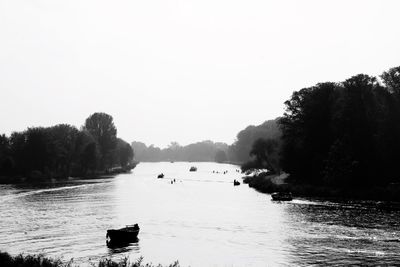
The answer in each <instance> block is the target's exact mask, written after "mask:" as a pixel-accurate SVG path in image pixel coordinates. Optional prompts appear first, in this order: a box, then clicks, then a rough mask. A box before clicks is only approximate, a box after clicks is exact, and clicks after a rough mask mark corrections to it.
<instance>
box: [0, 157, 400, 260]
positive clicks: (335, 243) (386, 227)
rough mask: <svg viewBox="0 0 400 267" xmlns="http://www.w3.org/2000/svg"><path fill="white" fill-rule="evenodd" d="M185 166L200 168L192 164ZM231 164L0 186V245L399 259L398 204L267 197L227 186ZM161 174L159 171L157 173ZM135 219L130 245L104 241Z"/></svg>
mask: <svg viewBox="0 0 400 267" xmlns="http://www.w3.org/2000/svg"><path fill="white" fill-rule="evenodd" d="M190 166H197V167H198V171H197V172H189V168H190ZM237 169H238V167H237V166H234V165H228V164H216V163H181V162H176V163H169V162H163V163H141V164H139V165H138V166H137V167H136V168H135V169H134V170H133V172H132V173H131V174H124V175H118V176H116V177H115V178H104V179H96V180H74V181H69V182H63V183H48V184H41V185H35V186H33V185H1V186H0V214H1V215H0V250H2V251H7V252H10V253H12V254H18V253H21V252H23V253H44V254H45V255H48V256H52V257H63V259H65V260H69V259H70V258H74V261H75V262H76V263H86V262H88V261H92V262H95V261H96V260H97V259H99V258H103V257H110V258H114V259H119V258H122V257H125V256H129V257H130V258H131V259H136V258H138V257H139V256H144V261H145V262H153V263H164V264H167V263H172V262H173V261H175V260H179V261H180V263H181V265H182V266H189V265H190V266H271V265H272V266H276V265H291V266H301V265H304V266H306V265H310V264H343V265H348V264H368V263H370V264H392V265H393V264H396V263H398V262H399V261H400V256H399V253H398V252H399V251H400V222H399V220H398V218H400V211H399V210H385V209H380V208H379V206H376V205H375V204H373V203H370V202H351V203H335V202H329V201H319V200H311V199H295V200H294V201H292V202H287V203H276V202H272V201H271V200H270V196H269V195H266V194H261V193H258V192H256V191H255V190H253V189H251V188H249V187H248V186H247V185H243V184H242V185H240V186H236V187H234V186H233V180H234V179H239V180H240V177H241V174H240V173H237V172H236V170H237ZM213 171H218V172H219V173H213ZM224 171H228V173H227V174H222V173H223V172H224ZM160 173H164V174H165V178H164V179H157V175H158V174H160ZM171 179H176V183H174V184H171ZM133 223H138V224H139V226H140V228H141V230H140V233H139V236H138V237H139V241H138V242H137V243H134V244H131V245H130V246H128V247H122V248H108V247H107V246H106V240H105V234H106V230H107V229H110V228H118V227H123V226H125V225H126V224H133Z"/></svg>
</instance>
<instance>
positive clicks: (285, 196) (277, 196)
mask: <svg viewBox="0 0 400 267" xmlns="http://www.w3.org/2000/svg"><path fill="white" fill-rule="evenodd" d="M271 197H272V200H275V201H291V200H293V196H292V193H290V192H275V193H272V194H271Z"/></svg>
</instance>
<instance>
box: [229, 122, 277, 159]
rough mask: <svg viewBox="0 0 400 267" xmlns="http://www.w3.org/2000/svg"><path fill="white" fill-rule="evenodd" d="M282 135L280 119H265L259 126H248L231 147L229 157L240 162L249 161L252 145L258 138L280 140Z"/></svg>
mask: <svg viewBox="0 0 400 267" xmlns="http://www.w3.org/2000/svg"><path fill="white" fill-rule="evenodd" d="M280 136H281V130H280V128H279V126H278V119H275V120H269V121H265V122H264V123H263V124H261V125H258V126H253V125H251V126H248V127H246V128H245V129H244V130H242V131H240V132H239V133H238V134H237V137H236V141H235V142H234V143H233V144H232V146H231V147H230V149H229V158H230V160H231V161H234V162H239V163H243V162H246V161H249V160H250V158H251V156H250V150H251V147H252V145H253V143H254V142H255V141H256V140H257V139H259V138H263V139H275V140H279V139H280Z"/></svg>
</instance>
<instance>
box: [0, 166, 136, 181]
mask: <svg viewBox="0 0 400 267" xmlns="http://www.w3.org/2000/svg"><path fill="white" fill-rule="evenodd" d="M138 164H139V162H134V163H131V164H129V165H127V166H125V167H114V168H110V169H107V170H105V171H95V172H94V171H93V172H90V173H81V174H79V173H76V174H74V175H72V176H67V177H63V176H54V175H51V174H48V173H47V174H44V173H42V172H40V171H33V172H31V173H29V175H27V176H0V184H21V183H43V182H49V181H67V180H71V179H75V178H79V179H81V178H84V179H97V178H101V177H107V176H114V175H117V174H122V173H130V172H131V170H133V169H134V168H135V167H136V166H137V165H138Z"/></svg>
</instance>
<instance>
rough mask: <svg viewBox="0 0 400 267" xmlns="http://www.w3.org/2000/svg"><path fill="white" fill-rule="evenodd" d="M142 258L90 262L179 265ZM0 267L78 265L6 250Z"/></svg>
mask: <svg viewBox="0 0 400 267" xmlns="http://www.w3.org/2000/svg"><path fill="white" fill-rule="evenodd" d="M142 262H143V258H139V259H138V260H136V261H135V262H132V263H131V262H129V260H128V258H124V259H123V260H120V261H118V262H116V261H113V260H111V259H103V260H100V261H99V262H98V263H97V264H94V263H91V265H92V266H93V267H96V266H98V267H180V265H179V262H178V261H176V262H174V263H172V264H170V265H161V264H159V265H153V264H151V263H146V264H144V263H142ZM0 266H1V267H78V266H79V265H76V264H74V263H73V262H72V260H71V261H69V262H67V263H65V262H63V261H61V260H59V259H53V258H47V257H45V256H43V255H22V254H20V255H18V256H15V257H13V256H11V255H10V254H8V253H6V252H0Z"/></svg>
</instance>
